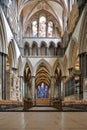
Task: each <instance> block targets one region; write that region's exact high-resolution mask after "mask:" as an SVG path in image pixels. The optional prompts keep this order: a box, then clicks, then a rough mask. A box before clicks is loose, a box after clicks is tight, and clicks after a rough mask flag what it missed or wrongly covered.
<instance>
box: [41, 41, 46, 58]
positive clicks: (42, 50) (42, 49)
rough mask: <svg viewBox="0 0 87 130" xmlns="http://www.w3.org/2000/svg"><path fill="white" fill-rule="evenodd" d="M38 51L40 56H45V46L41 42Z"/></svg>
mask: <svg viewBox="0 0 87 130" xmlns="http://www.w3.org/2000/svg"><path fill="white" fill-rule="evenodd" d="M40 50H41V51H40V54H41V55H42V56H44V55H47V46H46V43H45V42H41V46H40Z"/></svg>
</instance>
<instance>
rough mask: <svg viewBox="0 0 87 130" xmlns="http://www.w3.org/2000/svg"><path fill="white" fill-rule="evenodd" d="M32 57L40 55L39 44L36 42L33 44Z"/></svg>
mask: <svg viewBox="0 0 87 130" xmlns="http://www.w3.org/2000/svg"><path fill="white" fill-rule="evenodd" d="M32 55H36V56H37V55H38V44H37V42H35V41H34V42H33V44H32Z"/></svg>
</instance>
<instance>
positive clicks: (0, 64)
mask: <svg viewBox="0 0 87 130" xmlns="http://www.w3.org/2000/svg"><path fill="white" fill-rule="evenodd" d="M0 100H2V53H0Z"/></svg>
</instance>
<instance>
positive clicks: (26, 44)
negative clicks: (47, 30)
mask: <svg viewBox="0 0 87 130" xmlns="http://www.w3.org/2000/svg"><path fill="white" fill-rule="evenodd" d="M24 56H29V44H28V42H25V44H24Z"/></svg>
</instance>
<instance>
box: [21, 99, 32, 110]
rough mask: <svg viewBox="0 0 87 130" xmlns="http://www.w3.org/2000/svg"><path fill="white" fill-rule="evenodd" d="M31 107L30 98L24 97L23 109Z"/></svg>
mask: <svg viewBox="0 0 87 130" xmlns="http://www.w3.org/2000/svg"><path fill="white" fill-rule="evenodd" d="M31 107H33V102H32V100H31V99H24V108H23V109H24V110H27V109H29V108H31Z"/></svg>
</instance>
